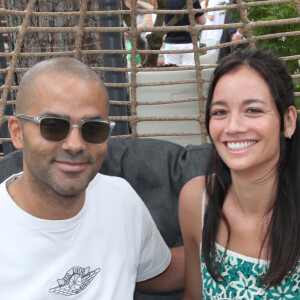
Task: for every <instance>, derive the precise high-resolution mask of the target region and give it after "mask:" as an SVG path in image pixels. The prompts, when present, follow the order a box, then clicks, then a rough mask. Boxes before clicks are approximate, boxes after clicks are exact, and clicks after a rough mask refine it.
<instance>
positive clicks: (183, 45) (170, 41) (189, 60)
mask: <svg viewBox="0 0 300 300" xmlns="http://www.w3.org/2000/svg"><path fill="white" fill-rule="evenodd" d="M193 2H194V3H193V8H195V9H200V8H201V6H200V3H199V1H198V0H193ZM170 9H172V10H175V9H187V7H186V0H170ZM175 16H176V15H170V14H167V15H166V16H165V23H166V24H167V25H168V23H169V22H170V21H171V20H172V19H173V18H174V17H175ZM180 16H181V18H182V19H181V20H180V21H178V22H177V23H176V24H175V26H186V25H190V21H189V15H188V14H185V15H183V16H182V15H180ZM195 22H196V24H201V25H204V24H205V22H206V19H205V14H204V13H197V14H195ZM164 43H165V50H188V49H193V43H192V38H191V35H190V33H189V32H187V31H169V32H168V33H167V35H166V38H165V40H164ZM164 60H165V65H168V64H175V65H178V66H180V65H194V64H195V59H194V53H179V54H165V55H164Z"/></svg>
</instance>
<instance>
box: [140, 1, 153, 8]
mask: <svg viewBox="0 0 300 300" xmlns="http://www.w3.org/2000/svg"><path fill="white" fill-rule="evenodd" d="M136 3H137V5H138V6H140V7H141V8H142V9H149V10H150V9H154V6H153V5H152V4H150V3H147V2H144V1H140V0H138V1H137V2H136Z"/></svg>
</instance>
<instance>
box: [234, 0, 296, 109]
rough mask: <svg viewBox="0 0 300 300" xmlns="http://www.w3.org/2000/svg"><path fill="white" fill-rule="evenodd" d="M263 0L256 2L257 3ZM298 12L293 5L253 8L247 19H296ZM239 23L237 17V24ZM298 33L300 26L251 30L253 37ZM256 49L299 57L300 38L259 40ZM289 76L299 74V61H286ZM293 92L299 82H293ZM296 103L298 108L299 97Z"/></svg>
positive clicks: (292, 25) (246, 0) (266, 27)
mask: <svg viewBox="0 0 300 300" xmlns="http://www.w3.org/2000/svg"><path fill="white" fill-rule="evenodd" d="M259 1H263V0H256V1H255V2H259ZM244 2H253V0H244ZM298 17H299V15H298V12H297V10H296V6H295V4H294V3H285V4H276V5H266V6H254V7H251V8H249V9H248V18H249V20H250V21H253V22H254V21H256V22H257V21H273V20H282V19H290V18H298ZM240 21H241V19H240V17H239V22H240ZM293 31H300V24H299V23H294V24H284V25H276V26H264V27H258V28H255V29H254V30H253V34H254V36H263V35H267V34H274V33H279V32H293ZM256 47H257V48H261V49H271V50H272V52H273V53H274V54H276V55H277V56H279V57H284V56H293V55H299V53H300V37H299V35H298V36H291V37H279V38H270V39H264V40H259V41H257V42H256ZM287 65H288V69H289V72H290V74H299V73H300V60H297V59H295V60H290V61H287ZM295 86H296V89H295V91H300V80H299V79H298V80H295ZM296 103H297V106H298V108H300V97H296Z"/></svg>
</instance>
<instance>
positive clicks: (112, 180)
mask: <svg viewBox="0 0 300 300" xmlns="http://www.w3.org/2000/svg"><path fill="white" fill-rule="evenodd" d="M92 190H94V191H95V192H96V193H99V194H100V195H101V194H103V193H107V194H110V195H115V196H120V197H122V198H124V197H128V196H130V197H134V198H139V197H138V195H137V193H136V192H135V190H134V189H133V188H132V186H131V185H130V183H129V182H128V181H127V180H126V179H124V178H122V177H118V176H110V175H104V174H100V173H98V174H97V175H96V176H95V178H94V179H93V180H92V181H91V182H90V184H89V186H88V191H92Z"/></svg>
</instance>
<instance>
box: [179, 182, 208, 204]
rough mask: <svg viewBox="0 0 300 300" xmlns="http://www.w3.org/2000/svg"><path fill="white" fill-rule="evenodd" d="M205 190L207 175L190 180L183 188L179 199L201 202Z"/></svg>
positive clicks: (186, 201)
mask: <svg viewBox="0 0 300 300" xmlns="http://www.w3.org/2000/svg"><path fill="white" fill-rule="evenodd" d="M204 190H205V176H198V177H195V178H193V179H191V180H189V181H188V182H187V183H186V184H185V185H184V186H183V188H182V189H181V191H180V195H179V199H180V201H183V202H185V203H193V202H199V201H200V202H201V199H202V196H203V192H204Z"/></svg>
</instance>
